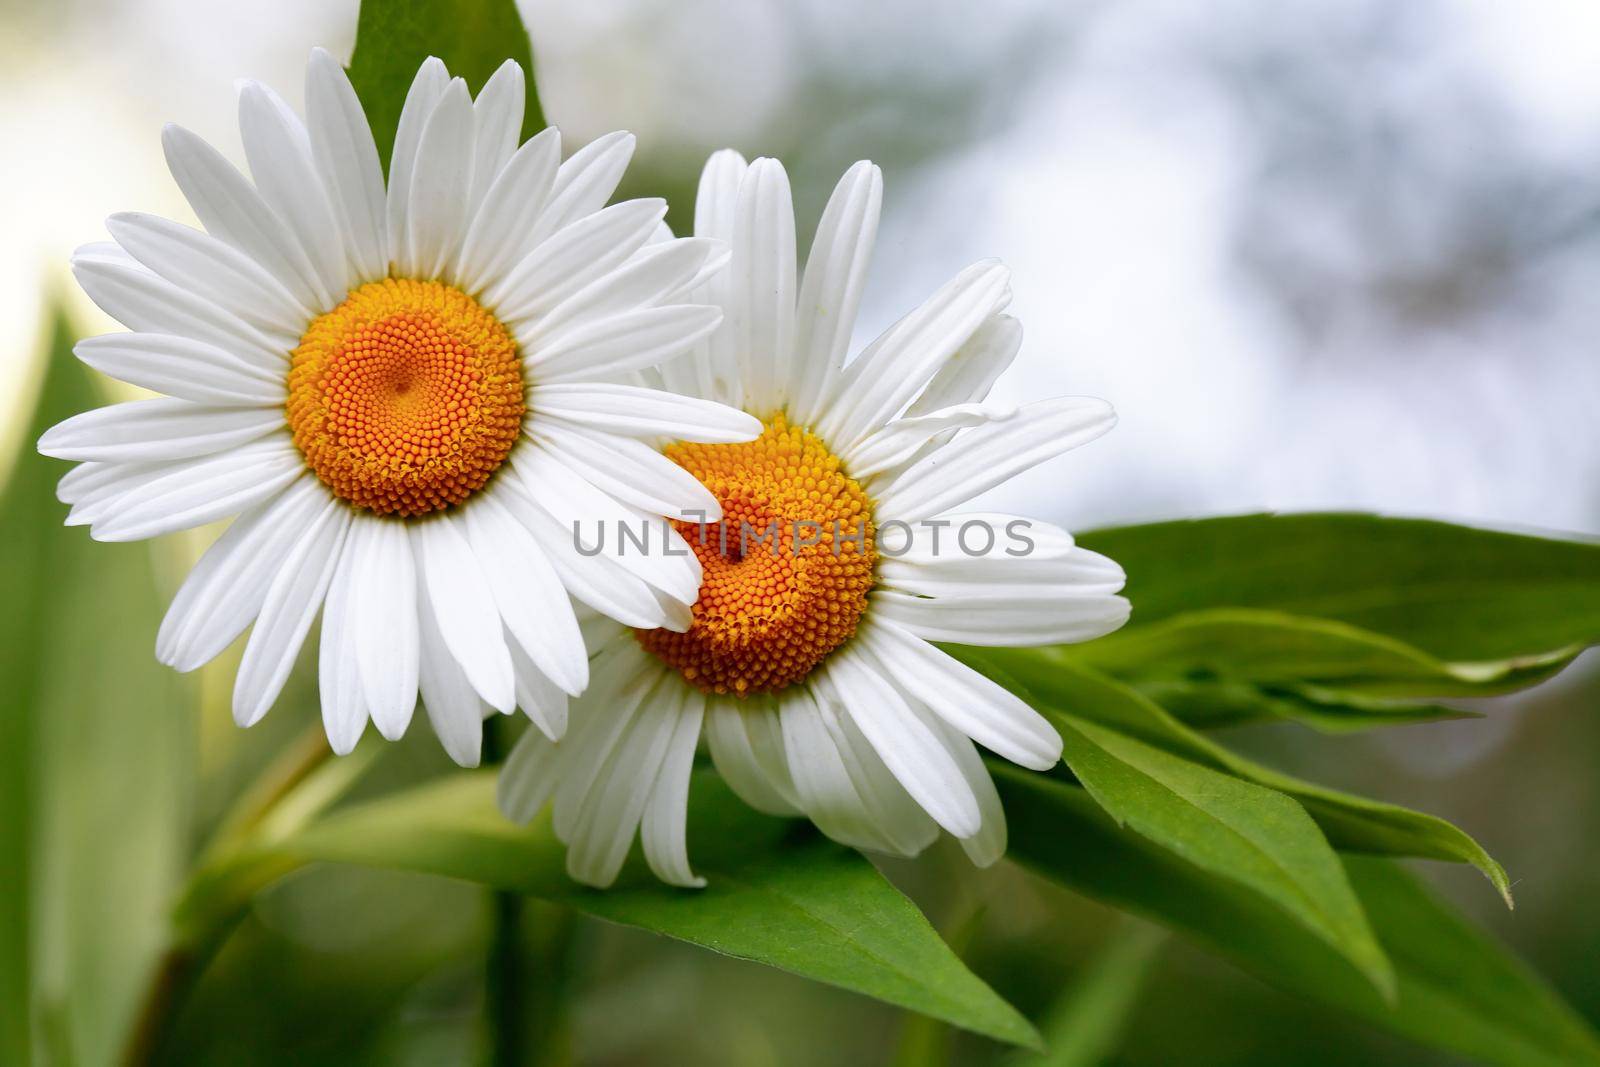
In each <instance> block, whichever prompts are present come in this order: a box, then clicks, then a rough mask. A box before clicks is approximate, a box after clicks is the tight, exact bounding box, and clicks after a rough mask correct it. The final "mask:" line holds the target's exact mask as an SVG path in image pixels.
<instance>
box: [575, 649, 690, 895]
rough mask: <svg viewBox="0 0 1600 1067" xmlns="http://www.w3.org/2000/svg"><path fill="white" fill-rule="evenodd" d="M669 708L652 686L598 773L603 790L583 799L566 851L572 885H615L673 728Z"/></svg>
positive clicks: (670, 703)
mask: <svg viewBox="0 0 1600 1067" xmlns="http://www.w3.org/2000/svg"><path fill="white" fill-rule="evenodd" d="M662 684H663V685H679V684H681V683H679V682H677V681H676V680H675V679H671V678H663V679H662ZM675 703H676V702H675V701H667V700H665V699H663V698H662V696H661V695H660V687H659V686H658V687H657V689H656V690H655V691H654V692H653V693H652V694H651V695H650V696H647V697H646V698H645V701H644V705H643V707H642V708H641V709H640V712H639V714H638V715H636V716H635V717H634V719H633V721H632V723H631V724H630V727H629V729H628V730H627V732H626V733H625V734H624V735H623V737H622V738H621V740H620V741H619V743H618V744H617V745H616V747H615V748H614V749H613V750H612V752H611V756H610V759H609V760H608V761H607V765H606V766H605V767H604V768H603V769H602V770H601V772H600V775H601V778H602V780H603V782H604V787H603V788H600V789H596V790H594V791H592V792H591V793H590V794H589V796H588V798H587V800H586V801H585V807H586V809H587V810H586V811H585V813H584V817H583V818H581V819H580V820H579V822H578V824H577V825H576V827H574V829H573V831H572V836H571V840H570V843H569V845H568V848H567V873H568V874H570V875H571V876H572V877H573V878H574V879H576V880H577V881H579V882H583V883H584V884H586V885H592V886H596V887H599V888H604V887H606V886H609V885H610V884H611V883H612V882H614V881H615V880H616V877H617V872H618V871H620V870H621V869H622V863H623V861H624V860H626V859H627V858H628V848H629V846H630V845H632V844H633V837H634V833H635V831H636V830H637V829H638V827H639V823H640V820H641V819H642V817H643V816H644V809H645V803H646V801H647V800H649V797H650V791H651V787H652V786H654V785H655V781H656V779H657V778H658V777H659V776H660V774H661V770H662V764H663V762H664V761H665V758H666V755H667V747H668V744H669V742H671V740H672V738H673V734H674V732H675V728H676V726H677V724H678V715H677V714H676V708H675V707H674V704H675Z"/></svg>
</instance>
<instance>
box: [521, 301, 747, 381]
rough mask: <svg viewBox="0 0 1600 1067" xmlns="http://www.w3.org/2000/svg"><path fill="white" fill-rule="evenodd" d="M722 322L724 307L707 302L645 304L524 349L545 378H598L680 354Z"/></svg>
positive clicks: (536, 371)
mask: <svg viewBox="0 0 1600 1067" xmlns="http://www.w3.org/2000/svg"><path fill="white" fill-rule="evenodd" d="M721 321H722V312H720V311H718V310H717V309H716V308H714V307H708V306H706V305H703V304H671V305H668V306H667V307H658V308H642V309H640V310H638V311H629V312H625V313H623V314H621V315H614V316H611V317H610V318H606V319H602V320H600V321H598V322H593V323H588V324H585V325H584V326H581V327H574V328H571V329H567V330H563V331H562V333H561V335H560V336H559V337H555V338H551V339H549V340H548V341H545V342H540V341H539V340H534V341H532V342H531V343H529V342H524V345H523V350H524V351H525V352H527V353H529V361H530V363H531V368H532V370H533V371H534V376H535V378H536V379H537V380H538V381H540V382H542V383H548V384H554V383H557V382H585V381H597V380H602V379H605V378H612V377H615V376H617V375H620V374H626V373H627V372H629V371H634V370H640V369H642V368H645V367H653V366H655V365H656V364H657V363H660V362H662V361H663V360H667V359H671V358H672V357H673V356H677V355H680V354H681V353H683V352H684V351H685V350H687V349H688V348H689V346H690V345H692V344H694V343H695V342H696V341H698V340H699V339H700V338H702V337H705V336H706V335H707V334H709V333H710V332H711V331H712V330H714V329H716V328H717V324H718V323H720V322H721ZM518 340H522V338H520V337H519V338H518Z"/></svg>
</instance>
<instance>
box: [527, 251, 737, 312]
mask: <svg viewBox="0 0 1600 1067" xmlns="http://www.w3.org/2000/svg"><path fill="white" fill-rule="evenodd" d="M719 247H720V246H718V245H717V244H715V243H714V242H712V241H710V240H708V239H706V238H701V237H685V238H682V239H679V240H672V241H666V242H658V243H656V244H652V245H650V246H648V247H646V248H644V249H641V250H640V251H638V252H635V253H634V254H633V256H631V257H630V258H629V260H628V261H627V262H626V263H625V264H623V265H622V266H621V267H618V268H617V269H616V270H614V271H612V272H611V273H610V274H607V275H605V276H604V277H601V278H597V279H596V280H595V281H593V282H590V283H589V284H588V285H586V286H584V287H583V288H582V289H581V290H579V291H577V292H575V293H573V294H572V295H571V296H569V297H567V298H566V299H564V300H562V301H561V302H560V303H559V304H556V305H555V306H553V307H552V308H551V310H550V312H549V314H547V315H545V316H544V318H543V319H542V320H541V321H540V323H539V334H540V336H544V337H552V336H556V335H558V334H559V333H560V332H561V330H562V329H563V328H564V327H566V326H569V325H570V326H578V325H580V324H585V323H593V322H595V321H597V320H599V319H601V318H604V317H605V316H608V315H616V314H620V313H622V312H625V311H633V310H635V309H636V308H645V307H657V306H659V305H661V304H662V303H664V302H666V300H667V298H668V296H669V295H670V294H672V293H675V292H678V291H680V290H683V289H684V288H685V287H686V285H687V283H688V282H689V280H690V279H692V278H693V277H695V276H696V275H697V274H698V273H699V272H700V268H701V266H702V265H703V264H704V263H705V261H706V260H707V259H709V258H710V257H711V255H712V253H713V252H715V251H717V250H718V248H719Z"/></svg>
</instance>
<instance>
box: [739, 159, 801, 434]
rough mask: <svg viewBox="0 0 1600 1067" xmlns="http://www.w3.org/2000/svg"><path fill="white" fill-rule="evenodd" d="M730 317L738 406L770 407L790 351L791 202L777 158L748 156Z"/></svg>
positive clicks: (783, 395) (783, 393) (787, 373)
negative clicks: (740, 396) (740, 389)
mask: <svg viewBox="0 0 1600 1067" xmlns="http://www.w3.org/2000/svg"><path fill="white" fill-rule="evenodd" d="M732 245H733V261H732V263H731V264H730V265H729V268H728V269H729V273H730V274H731V275H732V283H733V285H732V294H731V296H732V300H731V303H730V304H729V305H728V307H729V311H730V317H731V318H732V319H733V337H734V344H735V345H736V346H737V348H738V351H739V355H740V359H741V365H740V371H741V372H742V374H743V377H744V396H745V402H744V404H743V405H741V406H743V407H746V408H754V409H755V410H758V411H768V410H772V409H776V408H779V407H782V406H783V403H784V401H785V399H787V394H788V386H789V382H790V377H791V367H792V366H793V359H794V309H795V243H794V203H793V201H792V200H791V198H790V195H789V176H788V174H786V173H785V172H784V169H783V164H781V163H779V162H778V161H777V160H775V159H758V160H756V161H755V162H754V163H752V164H750V169H749V171H747V172H746V174H745V177H744V182H743V184H741V185H740V187H739V205H738V209H737V213H736V215H735V217H734V226H733V241H732Z"/></svg>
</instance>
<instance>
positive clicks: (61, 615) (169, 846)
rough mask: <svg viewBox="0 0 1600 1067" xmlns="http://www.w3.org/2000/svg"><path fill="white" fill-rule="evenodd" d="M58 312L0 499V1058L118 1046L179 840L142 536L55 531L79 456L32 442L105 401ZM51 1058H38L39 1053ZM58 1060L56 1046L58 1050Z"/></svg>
mask: <svg viewBox="0 0 1600 1067" xmlns="http://www.w3.org/2000/svg"><path fill="white" fill-rule="evenodd" d="M72 341H73V338H72V334H71V330H70V328H69V326H68V324H67V323H66V321H65V319H64V318H62V317H60V316H58V317H57V318H56V319H55V322H54V333H53V340H52V342H51V346H50V350H49V353H48V357H47V360H46V363H45V367H44V382H43V387H42V390H41V393H40V397H39V401H38V406H37V408H36V410H35V413H34V418H33V421H32V425H31V426H30V428H29V429H28V430H27V433H26V437H25V439H24V440H23V442H22V444H21V447H20V451H19V454H18V456H17V459H16V463H15V467H14V469H13V471H12V473H11V475H10V477H9V479H8V481H7V485H6V489H5V495H4V499H3V500H0V544H3V545H4V546H5V551H4V552H3V553H0V601H3V603H4V604H5V611H4V612H3V613H0V614H3V621H0V627H3V628H4V632H3V634H0V871H3V872H4V874H3V875H0V1004H4V1005H5V1008H4V1010H0V1062H4V1063H7V1064H12V1063H16V1064H26V1063H28V1062H30V1053H29V1040H30V1038H29V1031H30V1029H31V1028H33V1027H34V1025H35V1023H37V1024H38V1029H37V1031H35V1032H36V1033H39V1034H42V1035H44V1037H45V1040H46V1042H47V1043H48V1044H49V1045H50V1046H52V1047H53V1048H54V1051H55V1053H56V1054H57V1056H59V1055H67V1056H70V1057H71V1058H72V1059H74V1060H75V1061H76V1062H80V1063H108V1062H112V1061H113V1060H114V1059H115V1058H116V1051H117V1047H118V1045H119V1044H120V1041H121V1038H122V1033H123V1030H124V1028H125V1027H126V1025H127V1023H128V1020H129V1019H130V1017H131V1015H132V1013H133V1010H134V1005H135V1002H136V1000H137V997H138V990H139V988H140V986H141V984H142V982H143V980H144V978H145V975H146V973H147V970H148V968H149V967H150V965H151V963H152V961H153V960H154V958H155V956H156V954H157V952H158V950H159V948H160V944H161V941H162V938H163V935H164V933H165V930H166V925H165V920H166V908H167V906H168V903H169V898H170V894H171V893H172V891H173V888H174V886H175V884H176V881H177V877H178V874H179V871H180V865H181V861H182V856H183V852H184V848H185V846H186V844H187V842H186V841H185V839H184V822H183V812H184V810H185V808H184V805H185V803H186V801H187V799H188V788H187V782H188V761H187V759H186V756H187V754H188V737H187V731H188V729H189V727H190V726H191V725H192V720H191V719H190V718H189V717H188V716H187V714H186V708H185V704H184V703H183V701H182V700H181V699H180V697H181V696H182V695H183V694H184V692H185V689H184V687H183V686H182V685H181V683H180V682H179V681H178V680H177V679H176V678H175V676H173V675H172V674H170V672H168V671H166V670H165V669H164V668H163V667H161V666H160V665H159V664H157V663H156V661H155V656H154V655H153V653H152V651H151V643H152V642H153V641H154V636H155V632H156V627H157V624H158V623H159V621H160V618H161V612H162V604H161V600H160V597H159V596H158V594H157V591H156V586H155V579H154V575H153V573H152V566H151V553H150V550H149V548H148V547H147V546H144V545H102V544H94V543H92V542H91V541H90V540H89V538H88V535H87V534H86V533H85V531H83V530H81V529H65V528H63V527H62V525H61V520H62V517H63V516H64V515H65V513H66V508H65V507H64V506H63V505H61V504H60V503H58V502H57V501H56V499H55V483H56V481H57V479H59V478H60V477H61V475H62V474H63V473H65V472H66V470H67V465H66V464H64V463H61V462H59V461H55V460H49V459H45V458H43V457H42V456H40V455H38V453H36V452H35V451H34V448H33V443H34V441H36V440H37V439H38V436H39V434H40V433H41V432H43V430H44V429H45V428H47V427H48V426H50V425H52V424H54V423H55V422H58V421H60V420H61V419H63V418H66V417H67V416H68V415H72V414H75V413H77V412H79V411H83V410H85V409H87V408H91V407H95V406H98V405H99V404H101V403H103V398H102V397H100V396H99V395H98V392H97V390H96V388H95V386H94V382H93V379H92V376H91V374H90V373H89V372H88V371H87V370H85V369H84V368H83V367H82V366H81V365H80V364H79V363H78V362H77V360H75V359H74V358H73V357H72ZM39 1058H40V1059H44V1058H45V1056H44V1052H43V1050H40V1055H39ZM51 1058H56V1057H51Z"/></svg>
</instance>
